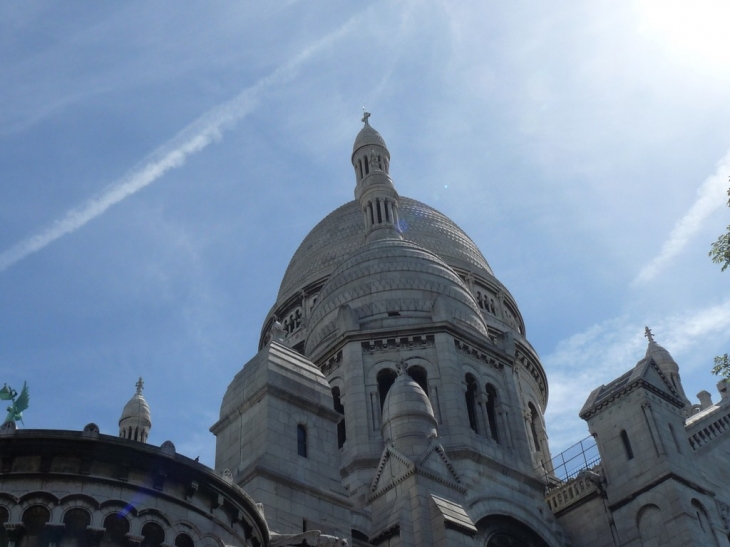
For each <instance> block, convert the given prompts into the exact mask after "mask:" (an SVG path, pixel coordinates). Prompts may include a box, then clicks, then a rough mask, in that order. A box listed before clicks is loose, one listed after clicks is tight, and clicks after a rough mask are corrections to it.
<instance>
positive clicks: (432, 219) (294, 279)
mask: <svg viewBox="0 0 730 547" xmlns="http://www.w3.org/2000/svg"><path fill="white" fill-rule="evenodd" d="M398 217H399V228H400V231H401V234H402V235H403V239H404V240H406V241H410V242H412V243H415V244H416V245H419V246H420V247H423V248H424V249H428V250H429V251H431V252H432V253H435V254H436V255H438V256H439V257H440V258H441V259H442V260H443V261H444V262H446V263H447V264H449V265H450V266H455V267H460V268H463V269H466V270H475V271H476V272H477V273H481V274H482V275H484V274H488V275H489V276H493V275H494V274H493V273H492V269H491V268H490V267H489V264H488V263H487V261H486V259H485V258H484V256H483V255H482V253H481V252H480V251H479V249H478V248H477V246H476V245H475V244H474V242H473V241H472V240H471V239H470V238H469V236H468V235H466V233H464V231H463V230H462V229H461V228H459V227H458V226H457V225H456V223H455V222H454V221H452V220H451V219H450V218H448V217H447V216H446V215H444V214H442V213H440V212H439V211H437V210H436V209H434V208H432V207H430V206H428V205H426V204H425V203H421V202H420V201H416V200H415V199H410V198H407V197H404V196H400V199H399V205H398ZM364 245H365V238H364V233H363V220H362V211H361V208H360V204H359V203H358V202H357V201H351V202H349V203H346V204H345V205H343V206H341V207H339V208H338V209H336V210H334V211H333V212H331V213H330V214H329V215H327V216H326V217H325V218H324V219H323V220H322V221H321V222H320V223H319V224H317V225H316V226H315V227H314V228H313V229H312V231H311V232H309V234H308V235H307V236H306V237H305V238H304V241H302V243H301V245H299V248H298V249H297V250H296V252H295V253H294V256H293V257H292V259H291V260H290V261H289V266H288V267H287V269H286V273H285V274H284V278H283V280H282V282H281V286H280V288H279V294H278V296H277V301H278V302H283V301H284V300H285V299H286V298H287V297H289V296H291V294H293V293H295V292H297V291H298V290H301V289H302V288H304V287H305V286H307V285H308V284H310V283H313V282H315V281H317V280H319V279H322V278H326V277H329V275H331V274H332V272H333V271H334V269H335V268H336V267H337V266H339V264H340V263H341V262H342V261H343V260H344V259H345V258H347V257H348V256H349V255H350V254H352V253H353V252H354V251H356V250H357V249H359V248H360V247H363V246H364Z"/></svg>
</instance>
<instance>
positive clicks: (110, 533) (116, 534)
mask: <svg viewBox="0 0 730 547" xmlns="http://www.w3.org/2000/svg"><path fill="white" fill-rule="evenodd" d="M104 530H105V531H104V538H103V539H102V546H103V547H107V546H112V545H125V537H124V536H125V535H126V534H127V533H128V532H129V521H128V520H127V519H126V517H125V516H124V515H122V514H121V513H112V514H111V515H109V516H107V517H106V518H105V519H104Z"/></svg>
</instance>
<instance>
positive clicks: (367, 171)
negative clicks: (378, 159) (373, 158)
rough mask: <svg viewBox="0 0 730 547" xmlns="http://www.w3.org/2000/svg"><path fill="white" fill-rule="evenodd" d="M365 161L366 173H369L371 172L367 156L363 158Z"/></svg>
mask: <svg viewBox="0 0 730 547" xmlns="http://www.w3.org/2000/svg"><path fill="white" fill-rule="evenodd" d="M363 163H364V164H365V174H366V175H367V174H369V173H370V166H369V165H368V163H369V162H368V157H367V156H365V157H364V158H363Z"/></svg>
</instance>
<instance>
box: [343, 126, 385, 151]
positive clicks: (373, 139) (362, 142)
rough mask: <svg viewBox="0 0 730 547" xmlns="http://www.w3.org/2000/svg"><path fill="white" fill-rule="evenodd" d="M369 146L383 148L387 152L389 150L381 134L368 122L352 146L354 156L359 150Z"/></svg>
mask: <svg viewBox="0 0 730 547" xmlns="http://www.w3.org/2000/svg"><path fill="white" fill-rule="evenodd" d="M368 145H375V146H382V147H383V148H385V149H386V150H387V149H388V147H387V146H386V145H385V140H384V139H383V137H381V136H380V133H378V132H377V131H376V130H375V129H373V128H372V127H371V126H370V124H369V123H368V122H367V121H366V122H365V125H364V126H363V128H362V129H361V130H360V132H359V133H358V134H357V137H355V143H354V144H353V145H352V153H353V154H354V153H355V152H357V150H358V149H359V148H362V147H363V146H368Z"/></svg>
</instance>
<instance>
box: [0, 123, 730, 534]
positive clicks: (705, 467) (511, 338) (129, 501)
mask: <svg viewBox="0 0 730 547" xmlns="http://www.w3.org/2000/svg"><path fill="white" fill-rule="evenodd" d="M368 116H369V115H367V114H366V115H365V117H364V119H363V121H364V122H365V125H364V127H363V129H362V130H361V131H360V133H359V134H358V135H357V137H356V139H355V144H354V146H353V152H352V156H351V161H352V165H353V168H354V171H355V186H354V197H355V199H354V200H353V201H352V202H350V203H347V204H345V205H343V206H342V207H340V208H339V209H337V210H335V211H334V212H332V213H331V214H329V215H328V216H327V217H325V218H324V219H323V220H322V221H321V222H320V223H319V224H318V225H317V226H315V228H314V229H313V230H312V231H311V232H310V233H309V234H308V235H307V236H306V237H305V238H304V240H303V242H302V244H301V245H300V247H299V249H298V250H297V251H296V253H295V254H294V256H293V258H292V260H291V262H290V264H289V267H288V268H287V270H286V273H285V275H284V278H283V280H282V283H281V287H280V290H279V293H278V296H277V300H276V302H275V303H274V305H273V307H272V309H271V312H270V313H269V314H268V316H267V317H266V318H265V320H264V324H263V327H262V330H261V336H260V340H259V347H258V353H257V354H256V355H255V356H254V357H253V358H251V359H250V360H249V361H248V363H246V364H245V365H244V366H243V367H242V369H241V370H240V371H239V372H238V373H237V374H236V375H235V377H234V378H233V381H232V382H231V383H230V385H229V386H228V389H227V391H226V394H225V396H224V398H223V402H222V405H221V409H220V416H219V420H218V421H217V422H216V423H215V424H214V425H213V426H212V427H211V431H212V432H213V434H214V435H215V436H216V462H215V467H216V471H213V470H210V469H207V468H206V467H204V466H202V465H200V464H199V463H197V462H193V461H191V460H188V459H187V458H184V457H183V456H180V455H177V454H176V453H175V449H174V446H173V445H172V443H170V442H166V443H164V444H163V445H162V447H160V448H156V447H152V446H149V445H147V444H144V443H145V441H146V439H147V434H148V432H149V428H150V427H151V418H150V411H149V406H148V405H147V403H146V401H145V400H144V398H143V397H142V394H141V390H142V383H141V379H140V382H139V383H138V386H137V393H136V394H135V395H134V396H133V397H132V399H131V400H130V401H129V403H127V405H126V406H125V408H124V411H123V413H122V418H121V419H120V422H119V425H120V430H119V433H120V437H121V438H118V439H116V438H113V437H106V436H104V435H100V434H99V432H98V428H96V427H95V426H93V425H90V426H89V427H87V429H86V430H85V431H84V432H82V433H74V432H49V431H16V430H15V429H14V427H11V426H5V427H4V428H3V429H2V431H0V456H1V457H2V466H1V467H0V523H2V524H3V526H2V528H0V547H112V545H114V546H121V545H124V546H126V547H135V546H136V545H137V544H139V545H140V547H171V546H172V545H175V547H224V546H226V545H231V546H240V547H243V546H247V547H251V546H271V547H278V546H283V545H343V544H344V542H345V541H347V542H349V543H350V544H352V545H356V546H366V545H382V546H390V547H401V546H403V547H406V546H408V547H410V546H424V547H426V546H470V547H471V546H473V547H583V546H585V547H587V546H591V547H638V546H647V547H659V546H662V547H663V546H669V547H674V546H676V547H680V546H681V547H684V546H695V545H696V546H703V547H706V546H710V547H730V540H729V533H730V466H728V463H729V462H730V433H729V432H730V389H728V383H727V382H726V381H724V382H721V383H720V384H719V385H718V388H719V390H720V394H721V399H720V401H719V402H718V403H716V404H713V403H712V400H711V396H710V394H709V393H707V392H702V393H700V394H699V395H698V397H699V398H700V401H701V402H700V404H698V405H693V404H692V403H691V402H690V401H689V399H688V398H687V396H686V395H685V393H684V391H683V389H682V384H681V379H680V376H679V366H678V365H677V363H676V362H675V361H674V359H673V358H672V357H671V355H670V354H669V352H668V351H667V350H666V349H664V348H663V347H661V346H660V345H658V344H657V343H656V342H655V341H654V340H653V336H652V335H651V332H650V331H649V330H648V329H647V336H648V338H649V344H648V348H647V352H646V355H645V356H644V358H643V359H641V360H640V361H639V362H638V363H637V364H636V366H635V367H633V368H632V369H631V370H629V371H628V372H626V373H625V374H623V375H622V376H620V377H619V378H617V379H616V380H614V381H613V382H610V383H609V384H607V385H605V386H600V387H599V388H597V389H596V390H594V391H593V393H591V395H590V397H589V398H588V401H586V403H585V405H584V407H583V409H582V411H581V416H582V417H583V418H584V419H585V420H586V422H587V424H588V429H589V431H590V433H591V435H592V441H589V442H587V444H586V446H587V447H588V448H585V447H584V445H583V444H581V445H580V447H581V448H580V456H581V457H582V458H583V459H582V461H583V463H582V464H581V465H579V466H577V467H576V466H573V467H571V468H570V469H569V468H568V467H567V466H566V463H565V462H566V456H565V454H563V455H560V456H558V457H555V458H552V457H551V454H550V451H549V447H548V436H547V432H546V429H545V423H544V418H543V416H544V411H545V408H546V406H547V402H548V382H547V377H546V375H545V371H544V370H543V367H542V365H541V363H540V359H539V357H538V355H537V353H536V352H535V351H534V349H533V348H532V346H531V345H530V343H529V341H528V339H527V335H526V329H525V325H524V321H523V319H522V316H521V314H520V311H519V308H518V307H517V304H516V302H515V300H514V298H513V297H512V295H511V294H510V293H509V291H508V290H507V289H506V287H504V285H502V283H500V281H499V280H498V279H497V278H496V277H495V276H494V273H493V271H492V269H491V268H490V266H489V264H488V263H487V261H486V260H485V258H484V256H483V255H482V254H481V252H480V251H479V249H478V248H477V247H476V245H474V243H473V242H472V241H471V239H469V237H468V236H467V235H466V234H465V233H464V232H463V231H462V230H461V229H460V228H459V227H458V226H456V224H454V223H453V222H452V221H451V220H450V219H448V218H447V217H445V216H444V215H442V214H441V213H439V212H438V211H435V210H434V209H432V208H430V207H429V206H427V205H425V204H423V203H420V202H418V201H416V200H413V199H409V198H406V197H404V196H400V195H399V194H398V192H397V190H396V187H395V184H394V182H393V180H392V179H391V177H390V174H389V168H390V161H391V157H390V152H389V150H388V148H387V146H386V144H385V141H384V139H383V138H382V137H381V136H380V134H378V132H377V131H375V130H374V129H373V128H372V127H371V126H370V125H369V123H368ZM588 450H591V451H592V453H591V455H590V456H588V455H587V451H588ZM244 491H245V493H244ZM253 500H256V502H258V503H259V504H260V505H257V504H255V503H254V501H253Z"/></svg>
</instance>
